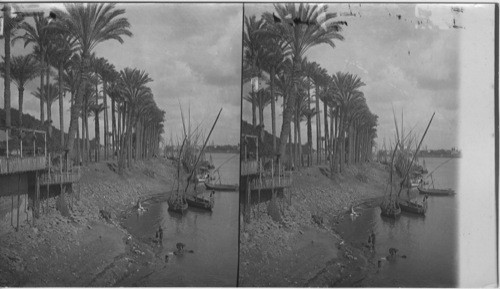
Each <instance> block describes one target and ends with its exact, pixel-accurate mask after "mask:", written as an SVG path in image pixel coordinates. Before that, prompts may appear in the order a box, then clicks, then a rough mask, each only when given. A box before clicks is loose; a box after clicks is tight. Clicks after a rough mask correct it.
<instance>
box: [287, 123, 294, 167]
mask: <svg viewBox="0 0 500 289" xmlns="http://www.w3.org/2000/svg"><path fill="white" fill-rule="evenodd" d="M288 156H289V158H290V165H291V166H293V142H292V130H291V129H290V130H289V131H288Z"/></svg>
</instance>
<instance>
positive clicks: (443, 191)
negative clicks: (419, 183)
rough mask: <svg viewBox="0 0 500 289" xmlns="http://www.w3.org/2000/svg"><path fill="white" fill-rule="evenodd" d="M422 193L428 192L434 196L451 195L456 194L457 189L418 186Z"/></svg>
mask: <svg viewBox="0 0 500 289" xmlns="http://www.w3.org/2000/svg"><path fill="white" fill-rule="evenodd" d="M417 189H418V191H419V192H420V194H424V195H425V194H427V195H432V196H451V195H455V191H454V190H453V189H434V188H433V189H431V188H421V187H418V188H417Z"/></svg>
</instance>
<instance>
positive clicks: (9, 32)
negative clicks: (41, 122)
mask: <svg viewBox="0 0 500 289" xmlns="http://www.w3.org/2000/svg"><path fill="white" fill-rule="evenodd" d="M2 11H3V19H2V20H3V22H2V23H3V31H2V33H3V35H4V37H5V42H4V48H5V57H4V65H3V70H4V74H3V80H4V109H5V126H6V127H7V128H9V127H10V125H11V120H10V81H11V71H10V70H11V67H10V45H11V40H10V39H11V37H12V36H15V35H14V33H15V31H16V29H17V27H18V25H19V23H21V21H22V20H23V17H20V16H16V17H15V18H12V17H11V11H12V8H11V7H10V4H4V6H3V9H2Z"/></svg>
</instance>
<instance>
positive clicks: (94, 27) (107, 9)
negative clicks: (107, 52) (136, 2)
mask: <svg viewBox="0 0 500 289" xmlns="http://www.w3.org/2000/svg"><path fill="white" fill-rule="evenodd" d="M65 8H66V10H67V12H63V11H56V15H57V16H58V19H61V21H58V23H57V27H58V28H59V29H61V30H62V31H64V32H66V33H67V34H68V35H69V36H70V37H72V38H73V39H74V40H75V42H76V43H77V44H78V46H79V49H80V54H81V59H82V65H81V68H80V69H81V72H82V74H83V72H84V71H87V70H88V69H87V68H88V66H89V59H90V55H91V53H92V50H93V49H94V48H95V47H96V46H97V45H98V44H99V43H102V42H104V41H107V40H116V41H118V42H119V43H123V42H124V41H123V37H124V36H132V32H130V30H129V28H130V23H129V22H128V20H127V19H126V18H123V17H120V16H121V15H122V14H124V13H125V10H124V9H115V4H109V3H88V4H83V3H71V4H67V3H65ZM82 100H83V95H82V93H77V95H76V99H75V101H74V105H73V106H72V107H71V119H70V126H69V132H68V141H67V143H66V149H67V150H68V152H69V154H70V155H71V154H72V152H73V144H74V139H75V133H76V126H77V121H78V115H79V111H80V109H81V107H82Z"/></svg>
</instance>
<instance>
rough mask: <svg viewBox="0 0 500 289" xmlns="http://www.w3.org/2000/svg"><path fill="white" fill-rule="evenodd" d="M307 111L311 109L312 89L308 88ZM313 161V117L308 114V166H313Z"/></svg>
mask: <svg viewBox="0 0 500 289" xmlns="http://www.w3.org/2000/svg"><path fill="white" fill-rule="evenodd" d="M307 109H309V110H310V109H311V87H310V85H308V87H307ZM311 159H312V115H311V113H310V112H309V113H308V114H307V166H308V167H310V166H311Z"/></svg>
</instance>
